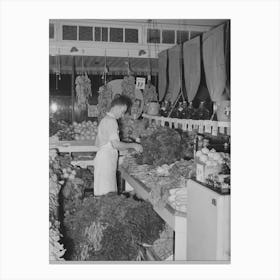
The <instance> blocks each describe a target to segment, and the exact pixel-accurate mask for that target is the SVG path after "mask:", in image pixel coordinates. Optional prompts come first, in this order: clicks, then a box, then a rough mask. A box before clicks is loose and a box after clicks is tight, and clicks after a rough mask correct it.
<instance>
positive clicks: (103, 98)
mask: <svg viewBox="0 0 280 280" xmlns="http://www.w3.org/2000/svg"><path fill="white" fill-rule="evenodd" d="M98 93H99V95H98V105H97V109H98V112H99V116H98V120H99V121H100V120H101V119H102V118H104V117H105V115H106V113H107V112H109V110H110V106H111V102H112V98H113V91H112V88H111V86H110V85H108V84H106V85H104V86H102V87H100V88H99V91H98Z"/></svg>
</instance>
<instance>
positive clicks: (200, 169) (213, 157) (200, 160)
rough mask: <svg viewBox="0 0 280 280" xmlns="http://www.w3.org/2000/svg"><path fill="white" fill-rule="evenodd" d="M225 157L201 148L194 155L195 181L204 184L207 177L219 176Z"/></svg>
mask: <svg viewBox="0 0 280 280" xmlns="http://www.w3.org/2000/svg"><path fill="white" fill-rule="evenodd" d="M225 157H226V154H224V153H218V152H216V151H215V150H214V149H212V150H209V149H207V148H203V149H201V150H199V151H197V152H196V154H195V165H196V180H197V181H199V182H202V183H206V182H207V178H208V177H209V176H212V175H217V174H219V173H220V172H221V170H222V165H223V162H224V158H225Z"/></svg>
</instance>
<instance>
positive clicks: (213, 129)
mask: <svg viewBox="0 0 280 280" xmlns="http://www.w3.org/2000/svg"><path fill="white" fill-rule="evenodd" d="M212 135H213V136H217V135H218V124H217V123H214V124H213V128H212Z"/></svg>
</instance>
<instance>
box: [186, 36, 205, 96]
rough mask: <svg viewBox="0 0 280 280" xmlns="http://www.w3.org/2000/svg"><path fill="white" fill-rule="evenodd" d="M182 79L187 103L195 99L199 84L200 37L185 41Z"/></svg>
mask: <svg viewBox="0 0 280 280" xmlns="http://www.w3.org/2000/svg"><path fill="white" fill-rule="evenodd" d="M183 59H184V76H185V77H184V78H185V88H186V91H187V96H188V101H189V102H191V101H193V99H194V98H195V95H196V93H197V90H198V87H199V83H200V77H201V76H200V74H201V69H200V63H201V57H200V37H199V36H197V37H196V38H194V39H192V40H190V41H187V42H185V43H184V45H183Z"/></svg>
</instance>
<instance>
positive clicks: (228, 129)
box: [227, 127, 230, 135]
mask: <svg viewBox="0 0 280 280" xmlns="http://www.w3.org/2000/svg"><path fill="white" fill-rule="evenodd" d="M227 135H230V127H227Z"/></svg>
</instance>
